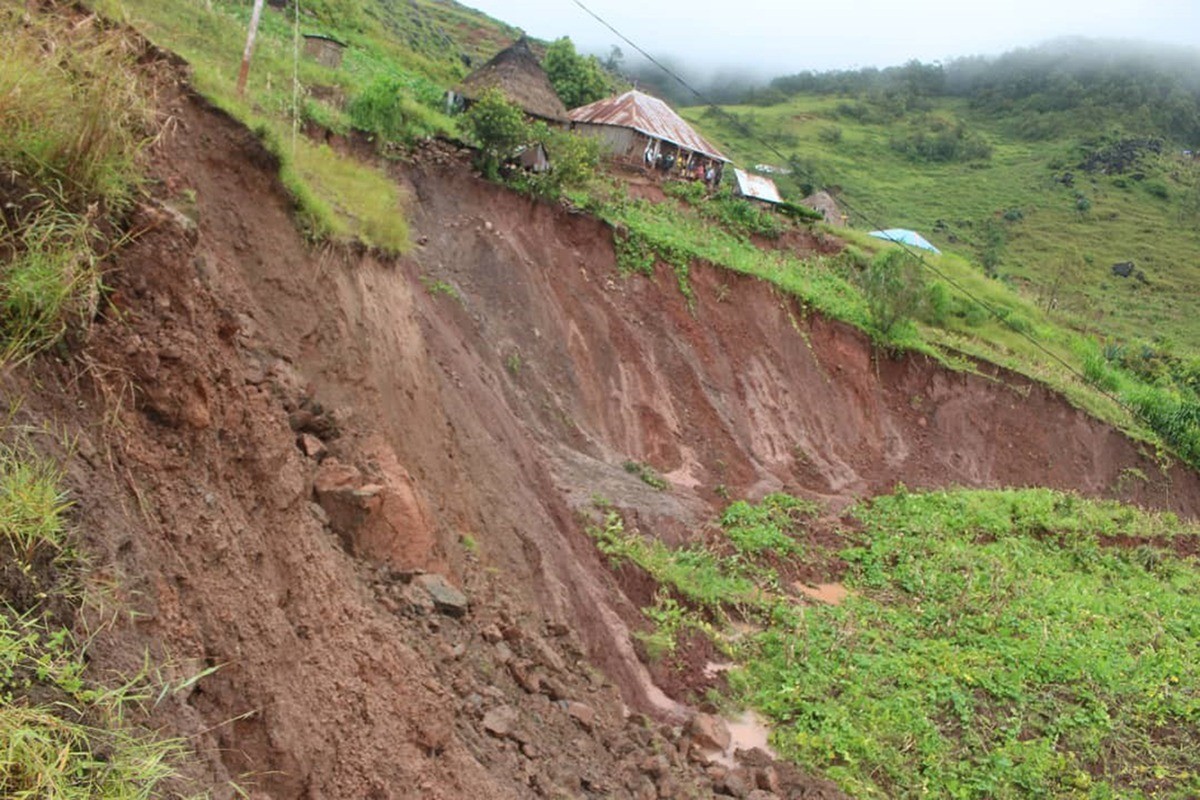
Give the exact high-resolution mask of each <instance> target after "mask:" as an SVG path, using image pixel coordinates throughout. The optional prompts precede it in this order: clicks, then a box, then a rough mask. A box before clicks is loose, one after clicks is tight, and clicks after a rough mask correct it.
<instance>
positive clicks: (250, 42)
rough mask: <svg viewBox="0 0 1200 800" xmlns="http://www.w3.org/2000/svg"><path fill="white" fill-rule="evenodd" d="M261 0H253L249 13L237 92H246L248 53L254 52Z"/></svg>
mask: <svg viewBox="0 0 1200 800" xmlns="http://www.w3.org/2000/svg"><path fill="white" fill-rule="evenodd" d="M262 7H263V0H254V11H253V12H252V13H251V14H250V32H249V33H248V34H247V35H246V52H244V53H243V54H242V70H241V72H239V73H238V80H237V93H238V97H241V96H242V95H244V94H245V93H246V78H247V77H249V75H250V54H251V53H253V52H254V37H255V36H257V35H258V18H259V17H261V16H262Z"/></svg>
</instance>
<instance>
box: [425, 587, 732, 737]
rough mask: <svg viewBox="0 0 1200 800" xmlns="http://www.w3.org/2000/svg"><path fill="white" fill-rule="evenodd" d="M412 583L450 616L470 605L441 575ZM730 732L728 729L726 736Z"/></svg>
mask: <svg viewBox="0 0 1200 800" xmlns="http://www.w3.org/2000/svg"><path fill="white" fill-rule="evenodd" d="M412 585H413V586H414V587H416V588H418V589H421V590H424V591H425V592H426V593H427V594H428V595H429V598H430V599H431V600H433V606H434V608H436V609H437V610H438V611H440V612H442V613H443V614H445V615H446V616H448V617H462V616H464V615H465V614H466V613H467V610H468V608H469V607H470V603H469V601H468V600H467V596H466V595H465V594H463V593H462V592H461V591H459V590H458V589H456V588H454V587H453V586H451V585H450V583H449V581H447V580H446V579H445V578H443V577H442V576H441V575H435V574H428V575H418V576H417V577H416V578H414V579H413V582H412ZM728 733H729V732H728V731H726V736H728Z"/></svg>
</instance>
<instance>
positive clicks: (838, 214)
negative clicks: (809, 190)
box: [800, 190, 846, 228]
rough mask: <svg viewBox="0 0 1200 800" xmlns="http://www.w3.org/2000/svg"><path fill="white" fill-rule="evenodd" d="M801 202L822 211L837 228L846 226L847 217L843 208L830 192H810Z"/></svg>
mask: <svg viewBox="0 0 1200 800" xmlns="http://www.w3.org/2000/svg"><path fill="white" fill-rule="evenodd" d="M800 202H801V203H802V204H804V205H806V206H808V207H809V208H811V209H813V210H814V211H820V212H821V213H822V214H823V215H824V216H825V221H826V222H827V223H829V224H830V225H832V226H834V227H835V228H842V227H845V225H846V218H845V216H843V214H842V209H841V208H840V207H839V206H838V204H837V201H836V200H834V199H833V195H831V194H830V193H829V192H826V191H824V190H822V191H819V192H816V193H814V194H810V195H809V196H808V197H806V198H804V199H803V200H801V201H800Z"/></svg>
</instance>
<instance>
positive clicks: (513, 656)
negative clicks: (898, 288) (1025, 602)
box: [0, 86, 1200, 798]
mask: <svg viewBox="0 0 1200 800" xmlns="http://www.w3.org/2000/svg"><path fill="white" fill-rule="evenodd" d="M164 98H166V99H164V103H165V107H164V110H165V111H166V113H169V114H170V115H171V117H172V118H173V120H174V121H175V124H174V125H173V126H172V128H171V133H170V135H168V136H165V137H164V138H163V139H162V141H161V142H160V143H159V144H158V145H157V147H156V149H155V151H154V153H153V158H154V166H153V168H154V173H155V177H156V184H155V185H156V189H155V195H156V196H155V198H154V199H153V200H152V201H148V202H146V203H144V204H142V206H141V207H140V208H139V209H138V210H137V211H136V213H135V214H134V217H133V219H132V220H131V224H132V225H133V227H134V229H135V230H137V231H138V232H139V235H138V237H137V239H136V240H135V241H134V242H133V243H132V244H131V245H129V246H128V247H127V248H126V249H125V250H124V251H123V252H122V253H121V255H120V257H119V259H118V260H117V262H116V263H115V264H114V265H113V270H112V272H111V273H110V275H109V280H108V283H109V285H110V286H111V287H112V293H111V296H110V298H109V300H110V302H109V303H108V304H107V306H106V308H105V313H104V315H103V316H102V317H101V318H100V319H99V320H97V322H96V324H95V326H94V328H93V330H92V333H91V337H90V340H89V341H88V342H87V343H86V345H85V346H83V347H82V348H81V349H80V350H79V352H77V353H73V354H71V355H70V356H69V357H63V358H61V359H58V358H53V357H46V358H42V359H39V360H38V361H37V362H36V363H35V364H34V365H33V366H32V368H31V369H30V370H29V371H22V372H12V373H9V374H7V375H5V376H0V380H2V383H0V388H2V389H3V391H4V394H5V395H6V396H14V397H15V396H22V397H24V398H25V400H24V404H23V406H22V408H21V410H20V412H19V416H18V420H19V421H20V422H21V423H22V424H25V425H27V426H29V427H30V428H31V429H33V428H37V427H39V426H44V425H51V426H58V427H59V428H61V429H63V430H67V431H69V432H70V433H71V435H72V437H74V441H75V442H76V444H75V447H74V450H73V452H72V453H71V454H69V457H68V480H69V484H70V487H71V490H72V493H73V497H74V498H75V500H76V506H75V514H76V518H77V519H76V521H77V523H78V525H79V528H80V529H81V531H82V532H83V535H84V536H85V538H86V544H87V547H88V549H89V551H90V552H91V553H93V554H94V558H95V560H96V563H97V564H98V566H99V579H100V580H102V581H104V582H105V583H106V584H107V585H108V586H109V587H111V588H110V591H111V592H112V595H113V599H114V600H117V601H120V602H122V603H124V604H125V606H126V607H127V608H128V609H132V610H134V611H136V612H137V613H136V614H135V615H131V614H126V615H123V616H121V617H120V619H119V620H118V621H116V622H114V623H113V624H112V625H111V626H110V627H109V629H108V630H107V632H106V633H105V635H103V636H101V637H99V638H98V640H97V642H96V645H95V647H94V650H93V662H94V664H95V665H96V669H98V670H102V671H104V672H108V671H111V670H117V671H122V670H124V671H134V670H136V669H137V667H138V666H140V664H141V659H142V656H143V654H144V653H145V652H147V651H149V652H150V653H151V654H152V655H153V656H154V657H155V658H157V659H160V660H162V661H163V662H164V663H166V664H167V665H168V667H167V669H166V671H167V673H168V674H169V675H172V676H174V677H176V678H184V677H186V676H189V675H194V674H196V673H197V672H199V671H200V670H203V669H206V668H209V667H218V666H219V667H220V668H219V669H218V670H217V671H216V672H215V673H214V674H213V675H211V676H209V677H206V678H205V679H203V680H201V681H199V682H198V683H196V684H195V685H194V686H191V687H190V688H189V690H188V691H186V692H185V693H182V694H177V695H174V696H172V697H171V698H170V699H169V700H168V701H167V702H166V703H164V704H163V705H162V706H160V707H159V708H158V709H157V711H156V712H155V716H154V718H153V720H152V722H154V723H155V724H159V725H161V726H162V727H163V728H164V730H166V731H168V732H170V733H172V734H173V735H180V736H186V737H189V741H191V742H193V743H194V746H195V748H196V750H197V753H198V755H199V760H198V761H197V763H196V764H194V765H193V766H192V767H191V769H190V771H189V772H188V773H187V775H186V778H187V779H188V780H189V781H190V782H191V783H190V786H191V787H193V788H194V787H195V786H208V785H212V786H215V787H216V793H217V795H218V796H230V794H231V790H230V789H229V788H228V785H227V782H228V781H233V780H236V781H238V782H240V783H241V784H242V785H244V786H247V787H248V788H249V789H250V791H251V793H252V796H257V797H272V798H354V797H372V798H374V797H378V798H391V797H422V798H439V797H444V798H457V797H474V798H480V797H489V798H492V797H497V798H502V797H529V796H544V797H560V796H561V797H592V796H611V797H639V798H640V797H655V796H658V797H674V796H680V797H684V796H708V795H709V794H711V793H712V792H713V791H722V792H725V791H726V790H730V787H731V786H733V787H734V788H736V787H738V786H740V787H742V788H745V787H746V786H750V785H754V786H758V787H759V791H761V792H770V794H766V795H760V796H765V797H771V796H783V797H834V796H837V795H836V792H835V791H834V790H833V789H832V787H830V786H829V785H828V784H827V783H824V782H822V781H814V780H811V779H808V778H806V777H804V776H803V775H801V774H799V773H798V772H796V771H795V770H791V769H785V768H784V767H782V766H778V765H772V764H771V763H770V759H767V760H766V761H765V762H761V761H760V762H755V763H757V764H758V765H757V766H745V765H744V766H742V767H738V768H737V770H741V772H738V771H736V770H735V772H734V773H730V772H729V771H728V770H727V768H726V767H723V766H720V765H711V764H708V763H705V759H704V758H703V757H701V756H699V755H695V753H696V747H695V746H694V743H695V742H694V739H695V737H694V736H689V734H688V732H687V731H689V730H691V728H684V727H682V725H683V723H684V722H685V721H686V720H687V719H688V718H689V717H690V716H691V714H692V711H691V709H689V708H688V707H686V706H685V705H683V704H682V703H681V702H680V698H679V697H676V698H671V697H669V696H668V695H667V694H666V693H664V692H663V691H662V689H661V688H660V687H659V686H658V685H657V684H656V683H655V681H654V679H653V677H652V676H651V674H650V672H649V671H648V670H647V668H646V667H645V665H644V664H643V663H642V662H641V661H640V660H639V658H638V657H637V653H636V652H635V649H634V647H633V645H632V643H631V637H630V635H629V629H628V628H629V626H630V625H633V624H637V620H638V619H639V615H638V611H637V608H638V604H639V603H642V602H644V599H643V598H641V597H634V598H633V601H632V602H631V599H630V598H629V597H627V596H626V594H625V593H624V592H622V590H621V586H620V583H619V580H618V576H614V574H612V573H611V572H610V571H609V569H608V567H607V565H606V564H605V563H604V562H603V561H602V559H601V558H600V557H599V555H598V554H597V552H596V551H595V548H594V546H593V545H592V543H591V540H590V539H589V537H588V536H587V534H586V532H585V528H586V525H587V524H588V520H589V519H590V518H591V516H592V514H593V508H594V502H595V500H596V498H597V497H598V496H600V497H603V498H606V499H607V500H608V501H610V502H612V503H614V504H615V505H616V506H617V507H618V508H620V509H621V510H622V511H623V513H624V514H625V515H626V517H627V523H628V524H629V525H630V526H636V527H637V528H639V529H640V530H642V531H643V532H645V533H646V534H649V535H657V536H661V537H663V538H665V539H668V540H670V541H681V540H683V539H685V538H687V537H689V536H691V535H694V534H695V533H696V532H697V531H700V530H702V529H703V528H704V526H705V525H707V524H708V523H709V522H710V521H711V520H712V519H713V518H714V516H715V514H716V512H717V511H718V509H719V508H720V507H721V506H722V505H723V504H724V502H725V501H724V500H723V499H722V497H723V496H726V495H729V496H735V497H741V496H747V497H751V498H757V497H758V496H760V495H762V494H764V493H766V492H768V491H774V490H780V489H783V490H787V491H791V492H794V493H797V494H801V495H804V496H807V497H810V498H815V499H818V500H822V501H825V502H827V503H828V504H829V505H830V507H831V508H832V509H834V510H836V509H838V508H841V507H844V506H845V505H846V504H847V503H849V502H851V501H852V500H853V499H854V498H856V497H860V496H864V495H867V494H870V493H872V492H876V491H881V490H886V489H889V488H890V487H892V486H893V485H894V484H895V483H897V482H903V483H905V484H906V485H908V486H910V487H928V486H946V485H951V484H961V485H970V486H1004V485H1046V486H1053V487H1060V488H1066V489H1076V490H1078V491H1081V492H1083V493H1085V494H1088V495H1094V496H1116V495H1121V496H1122V497H1123V498H1124V499H1127V500H1132V501H1134V502H1139V503H1143V504H1146V505H1150V506H1154V507H1161V508H1170V509H1173V510H1176V511H1179V512H1181V513H1184V514H1187V515H1192V516H1194V515H1195V514H1196V513H1197V510H1198V509H1200V486H1198V484H1197V478H1196V476H1195V475H1194V474H1193V473H1191V472H1188V471H1185V470H1182V469H1180V468H1169V469H1165V470H1163V469H1160V468H1159V466H1158V464H1157V463H1156V462H1155V461H1154V460H1153V458H1152V457H1151V455H1148V454H1146V453H1144V452H1143V451H1142V448H1140V447H1139V446H1137V445H1136V444H1134V443H1132V442H1130V441H1129V440H1128V439H1126V438H1125V437H1123V436H1122V435H1121V434H1119V433H1118V432H1116V431H1114V430H1112V429H1111V428H1108V427H1107V426H1105V425H1103V424H1101V423H1099V422H1096V421H1094V420H1092V419H1089V418H1088V417H1087V416H1085V415H1083V414H1082V413H1080V412H1078V411H1077V410H1075V409H1073V408H1072V407H1070V406H1069V405H1068V404H1067V403H1065V402H1064V401H1063V400H1062V399H1061V398H1059V397H1058V396H1056V395H1055V394H1053V393H1052V392H1049V391H1047V390H1046V389H1043V388H1041V387H1039V386H1035V385H1032V384H1031V383H1030V382H1028V381H1026V380H1024V379H1022V378H1020V377H1016V376H1013V375H1009V374H1006V373H1001V372H997V371H994V370H990V371H988V372H989V374H987V375H985V376H979V375H966V374H956V373H951V372H948V371H946V370H945V369H943V368H941V367H940V366H938V365H937V364H935V363H932V362H930V361H927V360H925V359H922V358H917V357H902V358H890V357H887V356H885V355H882V354H880V353H878V352H876V351H875V350H874V349H873V348H872V347H871V345H870V343H869V342H868V341H867V340H866V339H865V338H864V337H863V336H861V335H860V334H858V333H857V332H855V331H853V330H851V329H849V328H847V327H846V326H843V325H840V324H837V323H832V322H829V321H827V320H823V319H821V318H820V317H817V316H815V315H812V314H808V313H806V312H805V310H804V309H803V308H802V307H801V306H800V305H798V304H797V303H796V302H794V301H793V300H791V299H788V298H785V297H782V296H780V295H779V294H777V293H776V292H774V291H773V290H772V289H771V288H770V287H769V286H767V285H765V284H763V283H760V282H758V281H755V280H752V279H749V278H744V277H739V276H736V275H732V274H729V273H726V272H722V271H718V270H716V269H712V268H708V267H703V266H698V267H697V268H696V269H695V270H694V275H693V281H694V286H695V291H696V298H697V301H696V304H695V307H694V308H689V307H688V305H687V304H686V303H685V302H684V299H683V298H682V297H681V296H680V294H679V292H678V290H677V289H676V288H675V286H674V278H673V276H670V275H668V274H666V273H664V274H662V275H660V276H658V277H656V278H654V279H646V278H642V277H633V278H628V279H625V278H622V277H620V276H618V275H617V273H616V270H615V259H614V253H613V247H612V237H611V232H610V231H609V230H608V229H607V228H606V227H605V226H604V225H603V224H602V223H600V222H598V221H596V220H594V219H591V218H588V217H586V216H583V215H580V214H574V213H571V212H570V211H569V210H567V209H564V208H560V207H556V206H551V205H547V204H542V203H537V202H533V201H530V200H528V199H525V198H521V197H518V196H516V195H514V194H512V193H509V192H507V191H504V190H502V189H500V188H498V187H495V186H492V185H489V184H486V183H484V182H482V181H480V180H479V179H478V178H476V177H474V176H473V175H472V174H471V173H470V170H469V169H468V168H467V167H466V166H465V164H464V163H463V156H462V154H458V153H454V152H452V151H446V150H445V149H444V148H443V149H442V150H440V151H437V152H426V153H422V154H419V155H418V156H417V157H416V158H415V159H414V161H413V162H412V163H408V164H399V165H396V167H395V173H396V177H397V180H400V181H401V182H402V183H403V184H404V185H405V186H406V187H407V190H408V193H409V206H408V208H407V209H405V210H403V211H402V210H401V209H397V213H406V214H408V215H409V216H410V217H411V219H412V220H413V227H414V232H413V238H414V241H416V242H418V245H417V246H416V247H415V249H414V251H413V253H412V254H411V255H409V256H406V257H403V258H399V259H387V258H381V257H379V256H377V255H375V254H372V253H364V252H360V251H356V250H354V249H341V248H316V249H314V248H311V247H310V246H308V245H307V244H306V243H305V241H304V240H303V238H302V237H301V236H300V235H299V234H298V233H297V231H296V228H295V226H294V225H293V223H292V219H291V209H290V208H289V203H288V201H287V198H286V196H285V194H284V192H283V191H282V189H281V187H280V186H279V183H278V180H277V178H276V169H275V164H274V162H273V159H272V158H271V157H270V156H269V155H268V154H267V153H266V152H265V151H264V150H263V149H262V147H261V146H260V144H259V143H258V142H257V140H256V139H255V138H254V137H253V136H252V135H251V134H250V133H249V132H248V131H246V130H245V129H244V128H242V127H241V126H239V125H237V124H236V123H234V122H232V121H231V120H229V119H228V118H226V117H225V116H224V115H223V114H221V113H219V112H217V111H215V110H213V109H211V108H209V107H208V106H207V105H206V104H204V103H203V102H202V101H200V100H198V99H196V98H195V97H193V96H191V95H190V94H189V93H188V92H187V90H186V88H185V87H182V86H178V87H175V89H174V91H173V92H171V93H165V94H164ZM47 446H49V447H53V444H52V443H48V444H47ZM629 460H633V461H637V462H640V463H645V464H649V465H651V466H652V467H654V468H655V469H656V470H657V471H658V472H659V473H661V474H663V475H664V476H665V477H666V478H667V480H668V481H669V484H670V485H669V488H668V489H667V490H666V491H659V490H656V489H654V488H652V487H650V486H647V485H646V484H645V483H643V482H642V481H641V480H639V479H638V478H637V477H636V476H634V475H632V474H630V473H629V472H627V471H626V470H625V469H624V468H623V467H622V465H623V464H624V463H625V462H626V461H629ZM1133 469H1136V470H1139V471H1140V473H1139V474H1144V475H1146V476H1148V478H1147V480H1145V481H1138V482H1136V483H1131V482H1130V481H1127V480H1122V477H1123V476H1125V475H1128V474H1133V473H1130V472H1128V470H1133ZM644 588H645V587H643V589H644ZM457 589H465V597H464V596H460V595H459V594H458V592H457ZM632 593H633V594H634V595H637V594H638V592H637V591H634V592H632ZM679 686H680V687H686V686H687V682H686V681H685V682H680V684H679ZM682 691H684V689H683V688H681V689H680V692H682ZM677 694H678V692H677ZM642 712H645V713H648V714H650V715H651V717H649V718H647V717H643V716H641V713H642ZM754 758H762V756H755V757H754ZM663 759H665V762H664V761H663ZM723 770H724V771H723ZM780 776H784V777H783V778H781V777H780Z"/></svg>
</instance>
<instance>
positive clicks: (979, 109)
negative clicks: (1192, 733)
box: [683, 90, 1200, 352]
mask: <svg viewBox="0 0 1200 800" xmlns="http://www.w3.org/2000/svg"><path fill="white" fill-rule="evenodd" d="M1103 109H1104V106H1103V105H1102V104H1100V103H1096V104H1089V105H1088V106H1087V107H1086V108H1078V109H1065V110H1061V111H1055V112H1042V113H1038V112H1034V111H1028V110H1023V109H1022V108H1021V107H1017V108H1013V107H1012V106H998V105H994V104H990V105H982V104H979V103H974V102H972V100H970V99H967V98H963V97H948V96H941V95H936V96H926V95H919V94H918V95H915V96H913V95H909V94H907V92H901V91H899V90H897V92H896V93H895V95H893V94H890V93H889V94H884V93H883V92H878V93H872V92H870V91H866V90H864V91H862V92H852V91H848V92H847V93H835V92H828V93H822V94H811V93H798V94H795V95H793V96H790V97H788V98H787V99H786V100H783V101H781V102H779V103H778V104H775V105H769V106H751V105H743V106H729V107H726V108H725V109H724V112H725V113H718V112H716V111H712V110H706V109H703V108H694V109H687V110H685V111H684V112H683V113H684V115H685V116H686V117H687V118H688V119H689V120H690V121H692V122H694V123H695V124H696V125H697V126H698V127H699V128H700V129H701V130H702V131H704V132H705V133H706V134H707V135H710V136H712V137H713V138H714V139H715V140H717V141H720V142H721V143H722V145H723V146H725V147H726V148H728V150H729V151H730V152H731V153H732V154H733V157H734V158H736V159H737V160H739V161H741V162H742V163H746V164H758V163H765V164H771V165H776V166H779V167H785V168H786V167H789V166H790V167H792V168H794V171H793V173H792V174H791V175H786V176H782V177H780V178H779V179H780V181H781V183H782V184H783V186H784V187H785V191H788V192H794V193H796V195H797V196H803V194H800V193H801V192H806V191H807V190H809V189H811V188H814V187H815V188H822V187H825V186H834V187H837V188H838V189H839V190H840V197H841V198H842V199H843V200H845V201H846V202H847V203H848V208H847V209H846V212H847V213H848V215H849V217H850V223H851V224H852V225H854V226H856V227H860V228H866V229H871V228H875V227H885V228H886V227H906V228H913V229H915V230H919V231H921V232H922V233H923V234H924V235H926V236H927V237H929V238H930V239H931V240H932V241H933V242H934V243H935V244H937V245H938V246H939V247H940V248H942V249H943V250H948V251H952V252H955V253H958V254H960V255H962V256H964V257H967V258H969V259H970V260H972V261H973V262H975V263H976V264H977V265H978V268H979V269H980V270H981V271H983V272H985V273H986V274H988V275H991V276H994V277H995V278H996V279H997V280H1000V281H1004V282H1007V283H1009V284H1011V285H1013V286H1016V287H1018V288H1020V289H1022V290H1023V291H1025V292H1026V293H1027V294H1028V295H1029V296H1030V297H1032V298H1034V299H1035V300H1036V302H1037V303H1038V304H1039V305H1040V306H1042V307H1043V308H1046V309H1047V310H1049V311H1050V312H1051V313H1052V314H1053V316H1054V317H1055V318H1056V319H1059V320H1061V321H1063V322H1064V323H1066V324H1069V325H1071V326H1073V327H1075V328H1077V329H1080V330H1084V331H1087V332H1090V333H1094V334H1097V335H1100V336H1103V337H1110V338H1112V339H1114V340H1120V341H1122V342H1127V343H1128V342H1137V343H1140V342H1147V343H1150V344H1153V345H1154V346H1155V347H1156V348H1157V349H1160V350H1164V351H1167V352H1170V351H1172V350H1181V349H1182V350H1184V351H1187V352H1194V351H1195V349H1196V347H1197V346H1200V331H1198V330H1197V328H1196V326H1195V325H1194V324H1193V322H1192V318H1191V312H1192V308H1191V305H1190V304H1189V302H1188V298H1190V297H1191V296H1192V294H1194V292H1195V290H1196V288H1197V286H1200V233H1198V231H1200V160H1198V159H1196V158H1194V157H1192V156H1190V155H1185V153H1184V151H1185V150H1188V149H1189V148H1191V147H1195V146H1196V145H1195V144H1192V145H1189V144H1187V143H1182V142H1179V141H1176V140H1172V139H1171V138H1169V137H1168V136H1167V135H1166V134H1164V133H1163V132H1162V130H1161V129H1159V128H1157V127H1154V126H1152V125H1151V121H1150V120H1148V119H1146V118H1145V117H1144V116H1141V115H1118V114H1114V113H1108V112H1105V111H1104V110H1103ZM727 114H728V115H732V118H731V117H730V116H727ZM1051 122H1052V124H1051ZM1028 125H1043V126H1047V127H1045V128H1044V129H1040V128H1039V129H1038V130H1040V131H1041V132H1032V131H1031V130H1029V129H1028ZM747 131H753V132H754V135H748V132H747ZM762 139H765V140H766V141H767V142H769V143H771V144H772V145H774V147H775V148H776V149H777V150H778V151H780V152H782V153H784V154H785V155H787V156H789V157H793V158H794V159H795V161H794V163H793V164H790V165H789V164H780V163H779V161H780V159H779V157H778V156H777V155H776V154H775V153H774V152H772V151H771V150H769V149H768V148H767V147H765V146H764V145H763V143H762V141H761V140H762ZM1126 262H1132V264H1133V268H1132V270H1131V271H1130V273H1129V274H1128V275H1127V276H1124V277H1123V276H1121V275H1118V274H1115V273H1114V272H1113V266H1114V265H1115V264H1123V263H1126Z"/></svg>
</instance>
